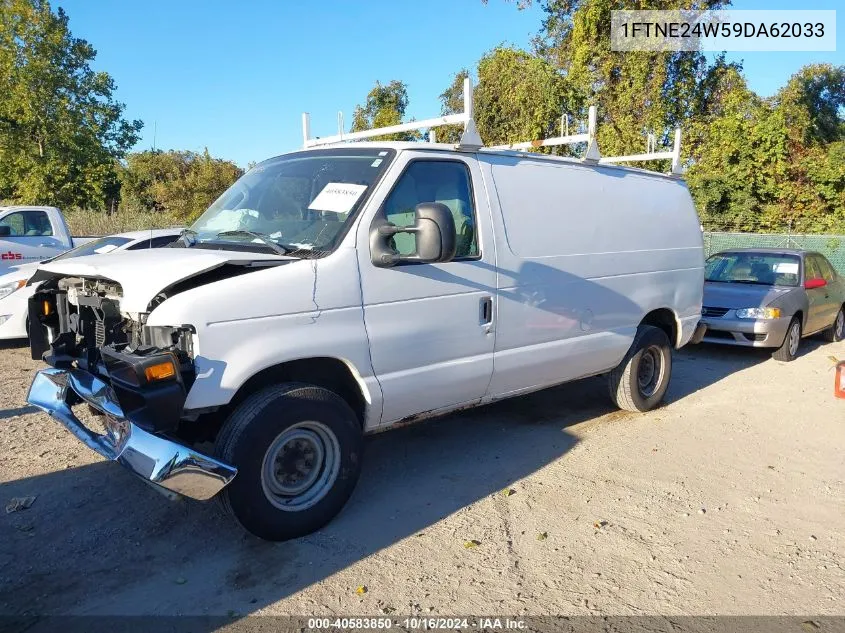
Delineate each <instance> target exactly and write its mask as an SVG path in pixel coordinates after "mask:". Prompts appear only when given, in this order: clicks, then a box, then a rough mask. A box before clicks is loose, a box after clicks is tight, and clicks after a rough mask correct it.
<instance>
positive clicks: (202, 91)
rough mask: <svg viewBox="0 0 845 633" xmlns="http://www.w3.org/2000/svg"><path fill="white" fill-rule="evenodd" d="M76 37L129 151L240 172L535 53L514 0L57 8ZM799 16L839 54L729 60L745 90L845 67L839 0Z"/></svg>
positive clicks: (530, 23)
mask: <svg viewBox="0 0 845 633" xmlns="http://www.w3.org/2000/svg"><path fill="white" fill-rule="evenodd" d="M53 4H54V5H55V6H61V7H62V8H64V9H65V11H66V12H67V14H68V16H69V18H70V28H71V31H72V33H73V34H74V36H76V37H81V38H83V39H86V40H88V42H89V43H91V44H92V45H93V46H94V48H95V49H96V50H97V58H96V60H95V62H94V67H95V69H97V70H104V71H106V72H108V73H109V74H111V76H112V77H113V78H114V80H115V82H116V84H117V93H116V97H117V99H118V100H119V101H121V102H123V103H125V104H126V113H125V114H126V116H127V117H128V118H131V119H141V120H142V121H144V124H145V125H144V129H143V132H142V138H141V140H140V141H139V142H138V144H137V145H136V147H135V148H134V149H136V150H142V149H149V148H151V147H156V148H158V149H165V150H166V149H180V150H194V151H202V150H203V149H204V148H208V150H209V152H210V153H211V154H212V155H213V156H216V157H220V158H225V159H229V160H232V161H234V162H236V163H237V164H239V165H240V166H242V167H245V166H246V165H247V164H248V163H249V162H251V161H256V162H257V161H260V160H263V159H265V158H268V157H271V156H275V155H278V154H281V153H284V152H288V151H291V150H295V149H298V148H299V147H301V144H302V127H301V126H302V124H301V116H302V112H304V111H306V112H309V113H310V114H311V130H312V135H318V136H326V135H329V134H334V133H336V132H337V112H338V111H339V110H340V111H342V112H343V113H344V117H345V122H346V127H347V129H348V127H349V123H350V122H351V120H352V111H353V109H354V107H355V105H356V104H357V103H363V102H364V100H365V98H366V94H367V92H369V90H370V89H371V88H372V86H373V84H374V83H375V81H376V80H378V81H381V82H382V83H387V82H389V81H390V80H392V79H400V80H402V81H404V82H406V84H407V86H408V96H409V102H410V105H409V108H408V111H407V116H409V117H411V116H412V117H415V118H417V119H423V118H429V117H432V116H437V115H439V114H440V102H439V100H438V96H439V95H440V93H442V92H443V90H444V89H445V88H446V87H447V86H448V85H449V83H450V82H451V80H452V77H453V75H454V74H455V73H456V72H457V71H458V70H460V69H461V68H464V67H467V68H469V69H470V70H471V72H473V73H474V71H475V68H476V65H477V63H478V60H479V59H480V58H481V57H482V55H483V54H484V53H485V52H487V51H489V50H490V49H492V48H494V47H495V46H497V45H501V44H508V45H514V46H518V47H522V48H529V47H530V41H531V38H532V37H533V36H534V35H535V34H536V33H537V32H538V31H539V30H540V26H541V21H542V19H543V12H542V10H541V9H540V7H539V2H536V1H535V2H534V3H533V4H532V6H531V7H529V8H528V9H524V10H518V9H517V6H516V2H515V1H514V0H511V1H508V0H488V3H487V4H486V5H485V4H483V3H482V1H481V0H424V1H419V0H418V1H412V0H357V1H354V2H353V1H351V0H347V1H344V0H311V1H306V2H300V1H297V0H242V1H241V2H233V1H232V0H144V1H143V2H142V1H140V0H135V1H134V2H122V1H118V0H99V1H96V2H95V1H93V0H54V2H53ZM732 8H734V9H792V8H796V7H795V3H794V0H793V1H791V2H790V1H789V0H734V2H733V5H732ZM800 8H804V9H839V11H838V13H837V22H838V24H837V27H838V28H837V50H836V52H835V53H831V52H826V53H784V52H777V53H771V52H769V53H741V54H740V53H737V54H731V55H729V56H728V59H730V60H742V61H743V64H744V69H745V75H746V77H747V79H748V82H749V85H750V87H751V88H752V89H753V90H755V91H756V92H758V93H759V94H761V95H763V96H769V95H772V94H774V93H775V92H776V91H777V90H778V88H780V87H781V86H782V85H783V84H784V83H785V82H786V81H787V79H788V78H789V76H790V75H791V74H793V73H794V72H796V71H797V70H798V69H799V68H800V67H801V66H803V65H805V64H808V63H815V62H831V63H836V64H845V24H843V22H845V18H843V16H845V5H843V1H842V0H805V1H804V2H803V3H801V6H800Z"/></svg>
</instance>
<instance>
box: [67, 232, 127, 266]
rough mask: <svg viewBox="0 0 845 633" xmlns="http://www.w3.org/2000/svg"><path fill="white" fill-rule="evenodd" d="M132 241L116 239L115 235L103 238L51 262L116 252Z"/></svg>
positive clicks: (87, 243)
mask: <svg viewBox="0 0 845 633" xmlns="http://www.w3.org/2000/svg"><path fill="white" fill-rule="evenodd" d="M130 241H131V240H130V239H129V238H128V237H116V236H114V235H110V236H108V237H101V238H100V239H98V240H92V241H90V242H85V244H82V245H81V246H77V247H76V248H72V249H71V250H69V251H67V252H64V253H62V254H61V255H58V256H56V257H54V258H53V259H51V260H50V261H52V262H55V261H58V260H60V259H70V258H71V257H83V256H85V255H103V254H105V253H110V252H112V251H113V250H116V249H118V248H120V247H121V246H123V245H124V244H126V243H127V242H130Z"/></svg>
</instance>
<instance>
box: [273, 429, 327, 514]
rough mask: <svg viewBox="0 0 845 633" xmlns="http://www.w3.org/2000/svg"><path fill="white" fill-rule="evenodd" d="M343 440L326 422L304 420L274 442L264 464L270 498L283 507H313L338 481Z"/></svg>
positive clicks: (298, 508)
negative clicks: (341, 441)
mask: <svg viewBox="0 0 845 633" xmlns="http://www.w3.org/2000/svg"><path fill="white" fill-rule="evenodd" d="M339 472H340V443H339V442H338V440H337V437H336V436H335V434H334V433H333V432H332V430H331V429H329V427H327V426H326V425H325V424H323V423H322V422H314V421H308V422H300V423H298V424H295V425H293V426H291V427H289V428H287V429H285V430H284V431H282V432H281V433H280V434H279V435H278V436H277V437H276V439H274V440H273V442H272V443H271V444H270V447H269V448H268V449H267V452H266V453H264V460H263V462H262V465H261V487H262V489H263V490H264V495H265V496H266V497H267V500H268V501H270V503H272V504H273V505H274V506H276V507H277V508H279V509H280V510H286V511H289V512H299V511H301V510H305V509H307V508H310V507H311V506H313V505H314V504H316V503H317V502H319V501H320V500H321V499H323V497H325V496H326V495H327V494H328V492H329V490H331V489H332V486H334V484H335V481H337V476H338V473H339Z"/></svg>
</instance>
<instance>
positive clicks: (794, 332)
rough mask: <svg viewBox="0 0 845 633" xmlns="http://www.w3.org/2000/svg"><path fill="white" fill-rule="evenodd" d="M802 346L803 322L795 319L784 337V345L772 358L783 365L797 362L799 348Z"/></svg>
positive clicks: (773, 353)
mask: <svg viewBox="0 0 845 633" xmlns="http://www.w3.org/2000/svg"><path fill="white" fill-rule="evenodd" d="M799 345H801V321H800V320H799V319H798V317H797V316H796V317H793V318H792V321H790V323H789V327H788V328H787V329H786V335H785V336H784V337H783V343H781V344H780V347H778V348H777V349H776V350H775V351H774V352H772V358H774V359H775V360H779V361H781V362H782V363H788V362H789V361H791V360H795V357H796V356H797V355H798V347H799Z"/></svg>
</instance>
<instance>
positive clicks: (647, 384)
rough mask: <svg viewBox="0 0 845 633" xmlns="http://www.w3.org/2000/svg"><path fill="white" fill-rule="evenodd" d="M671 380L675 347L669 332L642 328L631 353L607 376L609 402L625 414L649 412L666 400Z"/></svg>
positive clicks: (635, 338)
mask: <svg viewBox="0 0 845 633" xmlns="http://www.w3.org/2000/svg"><path fill="white" fill-rule="evenodd" d="M671 377H672V345H671V344H670V343H669V337H668V336H666V332H664V331H663V330H661V329H660V328H657V327H654V326H651V325H641V326H639V327H638V328H637V334H636V336H635V337H634V342H633V343H632V344H631V349H629V350H628V353H627V354H626V355H625V358H623V359H622V362H621V363H619V365H618V366H617V367H616V369H614V370H613V371H611V372H610V374H608V387H609V388H610V398H611V400H613V402H614V403H615V404H616V406H618V407H619V408H620V409H624V410H626V411H638V412H642V411H650V410H651V409H653V408H654V407H656V406H657V405H658V404H660V401H661V400H663V396H665V395H666V390H667V389H668V388H669V379H670V378H671Z"/></svg>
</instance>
